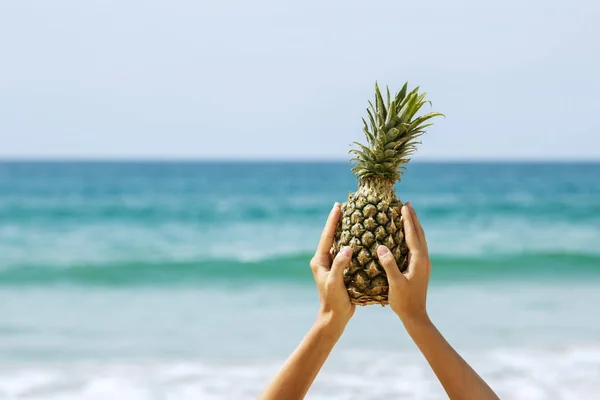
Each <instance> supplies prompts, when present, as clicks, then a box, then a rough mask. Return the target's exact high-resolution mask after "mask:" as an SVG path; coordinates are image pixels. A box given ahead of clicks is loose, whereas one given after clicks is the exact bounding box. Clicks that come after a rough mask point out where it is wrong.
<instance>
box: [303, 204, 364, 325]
mask: <svg viewBox="0 0 600 400" xmlns="http://www.w3.org/2000/svg"><path fill="white" fill-rule="evenodd" d="M341 213H342V210H341V208H340V205H339V203H335V204H334V206H333V208H332V209H331V212H330V213H329V217H328V218H327V223H326V224H325V228H324V229H323V233H322V234H321V240H320V241H319V245H318V247H317V251H316V253H315V255H314V257H313V258H312V260H311V261H310V268H311V269H312V272H313V276H314V278H315V283H316V284H317V290H318V292H319V298H320V300H321V307H320V309H319V316H318V320H319V322H322V323H325V324H328V325H329V324H332V325H334V326H336V327H338V328H341V329H342V330H343V329H344V328H345V327H346V324H347V323H348V321H349V320H350V318H352V315H353V314H354V309H355V306H354V304H352V303H351V302H350V297H349V296H348V291H347V290H346V285H345V284H344V276H343V274H344V268H346V267H347V266H348V263H349V262H350V259H351V258H352V250H351V249H350V248H349V247H345V248H343V249H342V250H341V251H340V252H339V253H338V255H337V256H336V257H335V259H334V258H333V256H332V255H331V252H330V250H331V246H332V245H333V240H334V235H335V229H336V226H337V224H338V221H339V219H340V215H341Z"/></svg>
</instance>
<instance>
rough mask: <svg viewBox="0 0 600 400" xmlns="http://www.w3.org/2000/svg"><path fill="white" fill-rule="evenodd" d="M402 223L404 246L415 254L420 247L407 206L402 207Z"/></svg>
mask: <svg viewBox="0 0 600 400" xmlns="http://www.w3.org/2000/svg"><path fill="white" fill-rule="evenodd" d="M401 212H402V221H403V222H404V237H405V238H406V244H407V245H408V249H409V250H410V251H411V252H416V251H418V250H419V247H420V246H421V244H420V242H419V236H418V235H417V231H416V230H415V225H414V223H413V219H412V213H411V212H410V209H409V208H408V206H407V205H405V206H404V207H402V210H401Z"/></svg>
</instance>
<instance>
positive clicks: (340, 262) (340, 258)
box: [330, 246, 352, 280]
mask: <svg viewBox="0 0 600 400" xmlns="http://www.w3.org/2000/svg"><path fill="white" fill-rule="evenodd" d="M351 258H352V249H351V248H350V247H348V246H346V247H344V248H343V249H342V250H340V252H339V253H338V255H337V256H336V257H335V259H334V260H333V264H332V265H331V272H330V275H331V278H332V279H334V280H338V279H339V280H343V274H344V268H346V267H347V266H348V263H349V262H350V259H351Z"/></svg>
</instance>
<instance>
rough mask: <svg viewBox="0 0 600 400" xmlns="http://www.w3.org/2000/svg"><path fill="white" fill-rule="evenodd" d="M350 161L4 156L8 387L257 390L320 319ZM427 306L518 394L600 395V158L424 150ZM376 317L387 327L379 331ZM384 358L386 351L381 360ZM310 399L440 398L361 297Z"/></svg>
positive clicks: (2, 304)
mask: <svg viewBox="0 0 600 400" xmlns="http://www.w3.org/2000/svg"><path fill="white" fill-rule="evenodd" d="M355 188H356V181H355V179H354V178H353V176H352V175H351V174H350V168H349V165H348V164H347V163H344V162H341V163H275V162H265V163H242V162H237V163H226V162H211V163H191V162H189V163H175V162H172V163H149V162H148V163H141V162H119V163H116V162H115V163H108V162H107V163H78V162H65V163H58V162H52V163H43V162H3V163H0V399H3V398H7V399H21V398H28V399H71V398H73V399H75V398H78V399H105V398H106V399H121V398H122V399H192V398H194V399H196V398H201V399H232V398H235V399H238V398H239V399H250V398H254V397H256V394H257V393H258V391H259V390H260V389H261V388H262V387H263V386H264V384H265V383H266V382H267V381H268V378H269V377H270V375H271V374H272V373H273V372H274V371H275V370H276V369H277V367H278V366H279V364H280V363H281V362H282V361H283V359H284V358H285V356H286V355H287V354H288V353H289V352H290V351H291V350H292V349H293V348H294V346H295V345H296V343H297V342H298V341H299V340H300V339H301V337H302V336H303V335H304V333H305V331H306V330H307V329H308V328H309V327H310V324H311V322H312V319H313V318H314V314H315V310H316V307H317V299H316V296H315V292H314V288H313V283H312V277H311V274H310V270H309V269H308V260H309V259H310V257H311V255H312V254H311V253H312V252H313V251H314V247H315V245H316V242H317V240H318V237H319V234H320V231H321V229H322V226H323V222H324V219H325V217H326V216H327V213H328V211H329V210H330V209H331V206H332V204H333V202H334V201H343V200H344V199H345V198H346V197H347V195H348V192H349V191H351V190H354V189H355ZM397 191H398V194H399V197H400V198H401V199H402V200H403V201H411V202H412V203H413V204H414V206H415V208H416V210H417V212H418V213H419V215H420V218H421V221H422V224H423V226H424V229H425V232H426V234H427V238H428V242H429V246H430V251H431V254H432V260H433V275H432V286H431V291H430V297H429V298H430V300H429V302H430V306H429V307H430V310H431V311H430V312H431V314H432V318H433V319H434V321H435V322H436V323H437V324H438V326H439V327H440V328H441V330H442V332H443V333H444V334H446V336H447V337H448V338H449V339H450V341H451V342H452V343H453V344H454V345H455V347H456V348H457V349H458V350H459V351H460V352H461V353H462V354H464V355H465V357H466V358H467V359H468V360H469V361H470V362H472V363H473V364H474V365H475V366H476V368H477V369H478V370H479V371H480V372H482V374H484V376H485V377H486V378H487V379H488V380H489V381H490V382H491V383H492V384H493V385H494V387H495V388H497V390H498V392H500V394H502V395H504V396H506V397H513V398H517V397H518V398H527V399H571V398H572V399H587V398H589V399H593V398H598V396H599V395H600V384H599V383H598V379H597V377H598V376H600V322H599V321H598V320H599V318H597V317H596V315H598V312H597V311H596V304H597V303H598V302H599V301H600V164H583V163H580V164H567V163H555V164H541V163H522V164H509V163H480V164H466V163H465V164H458V163H457V164H442V163H431V164H426V163H416V164H414V165H411V166H410V167H409V169H408V171H407V174H406V176H405V178H404V180H403V182H402V183H401V184H399V185H398V186H397ZM374 327H376V328H374ZM371 358H375V359H376V361H375V362H368V361H369V360H370V359H371ZM309 398H314V399H320V398H323V399H325V398H328V399H332V398H335V399H355V398H356V399H358V398H360V399H383V398H418V399H430V398H432V399H434V398H443V392H442V391H441V389H440V388H439V386H438V385H437V383H436V381H435V378H434V377H433V375H432V374H431V372H430V371H429V370H428V369H427V366H426V364H424V362H423V360H422V359H421V357H420V355H419V354H418V353H417V352H416V350H415V348H414V346H413V345H412V343H411V342H410V340H409V339H408V338H407V336H406V334H405V333H404V331H403V329H402V326H401V325H400V323H399V322H398V321H397V320H396V319H395V318H393V316H392V315H391V311H390V310H389V309H388V308H381V307H366V308H361V309H360V310H359V312H357V315H356V316H355V318H354V319H353V321H352V322H351V325H350V326H349V327H348V329H347V332H346V334H345V336H344V337H343V339H342V340H341V342H340V343H339V345H338V348H336V350H335V351H334V354H332V356H331V359H330V360H329V362H328V364H327V365H326V367H325V369H324V371H323V373H322V375H321V376H320V377H319V379H318V381H317V382H316V384H315V387H314V389H313V390H312V391H311V393H310V395H309Z"/></svg>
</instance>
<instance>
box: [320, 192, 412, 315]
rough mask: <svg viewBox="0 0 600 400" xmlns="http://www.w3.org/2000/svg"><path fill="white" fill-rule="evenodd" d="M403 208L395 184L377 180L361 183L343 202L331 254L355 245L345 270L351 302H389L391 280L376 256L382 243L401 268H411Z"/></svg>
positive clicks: (359, 303)
mask: <svg viewBox="0 0 600 400" xmlns="http://www.w3.org/2000/svg"><path fill="white" fill-rule="evenodd" d="M401 208H402V202H401V201H400V200H398V199H397V198H396V195H395V193H394V191H393V188H392V186H391V185H384V184H378V183H375V184H365V185H361V186H359V190H358V191H357V192H356V193H350V195H349V196H348V201H347V202H344V203H343V204H342V216H341V218H340V222H339V223H338V226H337V230H336V234H335V241H334V245H333V249H332V253H333V255H334V256H335V255H337V253H338V252H339V251H340V250H341V249H342V248H343V247H344V246H350V247H351V248H352V251H353V256H352V260H351V261H350V263H349V265H348V267H347V268H346V269H345V270H344V283H345V284H346V288H347V290H348V294H349V296H350V300H351V301H352V303H354V304H357V305H369V304H381V305H386V304H388V280H387V276H386V274H385V270H384V269H383V267H382V266H381V264H380V263H379V260H378V257H377V247H378V246H379V245H385V246H387V247H388V248H389V249H390V251H391V252H392V254H393V255H394V258H395V259H396V263H397V265H398V268H399V269H400V271H402V272H404V271H405V270H406V268H407V267H408V248H407V246H406V242H405V240H404V228H403V222H402V216H401V214H400V210H401Z"/></svg>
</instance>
